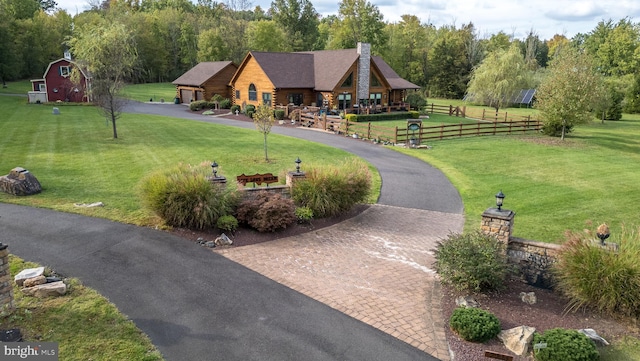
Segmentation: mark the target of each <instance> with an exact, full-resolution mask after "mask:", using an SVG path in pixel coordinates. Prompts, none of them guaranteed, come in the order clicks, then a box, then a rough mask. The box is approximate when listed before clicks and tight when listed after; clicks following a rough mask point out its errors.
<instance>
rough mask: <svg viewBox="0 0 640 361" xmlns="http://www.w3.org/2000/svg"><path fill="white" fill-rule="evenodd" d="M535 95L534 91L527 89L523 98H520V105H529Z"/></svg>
mask: <svg viewBox="0 0 640 361" xmlns="http://www.w3.org/2000/svg"><path fill="white" fill-rule="evenodd" d="M535 94H536V90H535V89H528V90H527V92H526V94H525V96H524V97H523V98H522V104H529V103H531V101H533V96H534V95H535Z"/></svg>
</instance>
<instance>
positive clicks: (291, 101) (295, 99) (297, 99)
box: [287, 93, 303, 105]
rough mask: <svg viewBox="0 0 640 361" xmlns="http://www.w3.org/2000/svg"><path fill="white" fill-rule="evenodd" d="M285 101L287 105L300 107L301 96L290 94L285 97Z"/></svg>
mask: <svg viewBox="0 0 640 361" xmlns="http://www.w3.org/2000/svg"><path fill="white" fill-rule="evenodd" d="M287 99H288V101H289V104H293V105H300V104H302V101H303V96H302V94H300V93H290V94H289V95H288V96H287Z"/></svg>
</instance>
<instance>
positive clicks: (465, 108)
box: [462, 105, 467, 118]
mask: <svg viewBox="0 0 640 361" xmlns="http://www.w3.org/2000/svg"><path fill="white" fill-rule="evenodd" d="M462 117H463V118H466V117H467V106H466V105H463V106H462Z"/></svg>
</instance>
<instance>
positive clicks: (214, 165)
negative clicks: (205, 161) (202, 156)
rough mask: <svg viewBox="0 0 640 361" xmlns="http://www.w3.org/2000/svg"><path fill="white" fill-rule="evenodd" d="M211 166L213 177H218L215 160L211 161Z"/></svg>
mask: <svg viewBox="0 0 640 361" xmlns="http://www.w3.org/2000/svg"><path fill="white" fill-rule="evenodd" d="M211 168H212V169H213V178H218V163H217V162H216V161H215V160H214V161H213V163H211Z"/></svg>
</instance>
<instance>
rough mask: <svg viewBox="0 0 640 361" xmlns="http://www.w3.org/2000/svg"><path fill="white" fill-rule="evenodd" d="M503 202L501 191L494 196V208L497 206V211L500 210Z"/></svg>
mask: <svg viewBox="0 0 640 361" xmlns="http://www.w3.org/2000/svg"><path fill="white" fill-rule="evenodd" d="M503 201H504V193H502V189H501V190H500V192H498V194H496V206H498V210H499V211H500V210H502V209H501V208H502V202H503Z"/></svg>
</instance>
